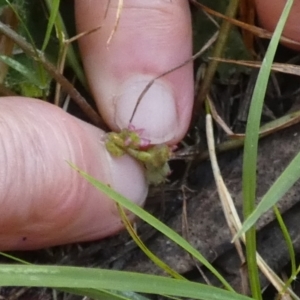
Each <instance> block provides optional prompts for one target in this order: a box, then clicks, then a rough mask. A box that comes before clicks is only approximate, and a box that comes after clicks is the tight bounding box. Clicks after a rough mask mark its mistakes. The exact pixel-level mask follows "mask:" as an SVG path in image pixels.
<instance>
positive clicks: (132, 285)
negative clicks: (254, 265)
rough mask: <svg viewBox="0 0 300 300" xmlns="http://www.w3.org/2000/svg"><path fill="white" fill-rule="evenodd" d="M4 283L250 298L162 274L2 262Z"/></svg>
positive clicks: (216, 299)
mask: <svg viewBox="0 0 300 300" xmlns="http://www.w3.org/2000/svg"><path fill="white" fill-rule="evenodd" d="M0 286H28V287H43V286H47V287H50V288H59V289H64V288H66V287H68V289H72V291H73V292H76V291H78V293H80V294H82V293H84V291H86V289H91V292H92V290H95V292H96V291H99V290H100V291H103V289H105V290H118V291H134V292H139V293H150V294H153V293H156V294H159V295H170V296H176V297H187V298H193V299H205V300H250V299H251V298H249V297H247V296H244V295H239V294H237V293H235V292H230V291H226V290H222V289H220V288H216V287H212V286H208V285H205V284H200V283H195V282H190V281H184V280H177V279H171V278H167V277H162V276H155V275H145V274H138V273H132V272H123V271H114V270H101V269H93V268H79V267H65V266H64V267H60V266H25V265H3V264H2V265H0Z"/></svg>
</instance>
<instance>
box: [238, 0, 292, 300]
mask: <svg viewBox="0 0 300 300" xmlns="http://www.w3.org/2000/svg"><path fill="white" fill-rule="evenodd" d="M292 5H293V0H288V1H287V2H286V4H285V7H284V10H283V12H282V14H281V17H280V19H279V21H278V24H277V26H276V29H275V32H274V34H273V37H272V39H271V41H270V44H269V47H268V50H267V52H266V55H265V57H264V59H263V62H262V66H261V68H260V71H259V74H258V78H257V82H256V84H255V88H254V91H253V95H252V99H251V104H250V110H249V116H248V120H247V127H246V137H245V147H244V157H243V210H244V217H245V218H248V217H249V215H250V214H252V212H253V211H254V208H255V198H256V168H257V149H258V138H259V127H260V120H261V113H262V108H263V103H264V97H265V94H266V89H267V84H268V80H269V75H270V72H271V67H272V63H273V60H274V56H275V53H276V50H277V46H278V43H279V40H280V37H281V34H282V32H283V28H284V25H285V22H286V20H287V18H288V15H289V12H290V10H291V7H292ZM246 257H247V265H248V273H249V282H250V287H251V291H252V295H253V297H254V298H255V299H262V297H261V291H260V281H259V276H258V267H257V263H256V231H255V228H254V227H250V228H249V230H248V231H247V233H246Z"/></svg>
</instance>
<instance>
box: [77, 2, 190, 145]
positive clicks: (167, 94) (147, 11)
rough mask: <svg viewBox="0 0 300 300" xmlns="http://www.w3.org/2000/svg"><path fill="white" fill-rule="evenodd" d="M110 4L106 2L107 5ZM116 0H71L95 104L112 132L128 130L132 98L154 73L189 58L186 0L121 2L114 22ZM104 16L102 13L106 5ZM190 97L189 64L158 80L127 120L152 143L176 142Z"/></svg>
mask: <svg viewBox="0 0 300 300" xmlns="http://www.w3.org/2000/svg"><path fill="white" fill-rule="evenodd" d="M108 2H110V4H108ZM118 2H119V1H118V0H112V1H98V0H90V1H82V0H77V1H75V4H76V5H75V8H76V20H77V21H76V22H77V28H78V32H85V31H89V30H92V29H94V28H97V27H99V26H100V25H102V27H101V29H99V30H97V31H96V32H94V33H91V34H88V35H86V36H84V37H83V38H81V39H80V40H79V44H80V49H81V53H82V59H83V63H84V66H85V71H86V74H87V77H88V80H89V84H90V87H91V90H92V92H93V94H94V97H95V100H96V102H97V105H98V108H99V110H100V112H101V114H102V116H103V117H104V119H105V121H106V122H107V124H108V125H109V126H110V127H111V128H112V129H113V130H115V131H116V130H119V129H122V128H127V127H128V124H129V122H130V119H131V117H132V114H133V111H134V108H135V106H136V103H137V100H138V98H139V96H140V94H141V92H142V91H143V89H144V88H145V86H146V85H147V84H148V83H149V81H150V80H151V79H153V78H155V77H157V76H158V75H161V74H163V73H164V72H166V71H169V70H170V69H172V68H174V67H176V66H179V65H180V64H182V63H183V62H185V61H186V60H188V59H189V58H190V57H191V53H192V45H191V40H192V39H191V36H192V32H191V20H190V11H189V6H188V1H183V0H172V1H168V0H159V1H144V0H142V1H141V0H126V1H124V6H123V8H122V11H121V16H120V22H119V24H118V26H117V28H116V31H115V32H114V33H113V36H112V38H111V40H110V42H109V43H108V40H109V37H110V36H111V34H112V32H113V30H114V28H115V26H116V14H117V7H118ZM107 8H108V10H107V14H105V12H106V9H107ZM192 101H193V73H192V63H189V64H186V65H185V66H184V67H182V68H179V69H178V70H176V71H173V72H171V73H170V74H167V75H165V76H163V77H162V78H160V79H157V80H156V81H155V82H154V84H153V85H152V86H151V88H150V89H149V91H148V92H147V93H146V94H145V95H144V97H143V98H142V100H141V102H140V104H139V106H138V108H137V111H136V113H135V115H134V117H133V119H132V124H133V125H134V126H135V127H136V128H138V129H140V128H142V129H144V133H143V137H145V138H148V139H150V140H151V142H152V143H163V142H169V143H171V144H172V143H177V142H178V141H179V140H180V139H182V137H183V136H184V134H185V133H186V131H187V128H188V126H189V122H190V116H191V110H192Z"/></svg>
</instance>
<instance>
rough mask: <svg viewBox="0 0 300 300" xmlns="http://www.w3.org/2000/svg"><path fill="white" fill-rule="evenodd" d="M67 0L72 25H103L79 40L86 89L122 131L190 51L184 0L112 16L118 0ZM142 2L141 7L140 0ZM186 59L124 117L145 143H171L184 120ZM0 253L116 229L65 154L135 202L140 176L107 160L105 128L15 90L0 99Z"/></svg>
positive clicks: (133, 2)
mask: <svg viewBox="0 0 300 300" xmlns="http://www.w3.org/2000/svg"><path fill="white" fill-rule="evenodd" d="M107 2H108V1H99V0H89V1H82V0H77V1H75V5H76V19H77V23H78V24H77V25H78V32H82V31H88V30H91V29H93V28H96V27H98V26H99V25H101V24H103V27H102V28H101V29H100V30H98V31H96V32H95V33H92V34H89V35H87V36H85V37H84V38H82V39H81V40H80V48H81V53H82V59H83V62H84V66H85V71H86V74H87V78H88V81H89V84H90V88H91V91H92V93H93V95H94V98H95V101H96V103H97V106H98V108H99V111H100V112H101V115H102V116H103V118H104V119H105V121H106V122H107V124H108V125H109V126H110V128H111V129H112V130H113V131H119V130H120V129H122V128H127V127H128V125H129V120H130V118H131V116H132V113H133V110H134V107H135V104H136V101H137V99H138V97H139V95H140V93H141V92H142V90H143V88H144V87H145V85H146V84H147V83H148V82H149V81H150V80H151V79H153V78H155V77H157V76H158V75H161V74H162V73H164V72H166V71H168V70H170V69H172V68H174V67H176V66H178V65H180V64H181V63H183V62H184V61H186V60H187V59H188V58H189V57H190V56H191V48H192V47H191V24H190V13H189V7H188V1H182V0H172V1H167V0H160V1H140V0H126V1H125V6H124V7H123V10H122V13H121V19H120V23H119V25H118V27H117V30H116V32H115V33H114V35H113V37H112V39H111V41H110V43H109V44H107V40H108V38H109V35H110V34H111V32H112V30H113V27H114V25H115V21H116V7H117V2H118V1H117V0H113V1H110V2H111V4H110V6H109V10H108V14H107V17H106V18H105V19H103V16H104V14H105V10H106V6H107ZM145 5H146V6H145ZM192 99H193V74H192V66H191V64H188V65H186V66H184V67H182V68H180V69H178V70H176V71H174V72H171V73H170V74H168V75H166V76H164V77H162V78H160V79H158V80H156V81H155V82H154V84H153V86H152V87H151V88H150V90H149V92H148V93H146V95H145V96H144V97H143V99H142V101H141V103H140V105H139V106H138V108H137V111H136V113H135V115H134V117H133V120H132V122H131V123H132V124H133V125H134V126H135V127H136V128H138V129H144V132H143V135H142V137H143V138H146V139H149V140H150V141H151V143H153V144H161V143H168V144H170V145H172V144H176V143H177V142H178V141H180V139H181V138H182V137H183V136H184V134H185V132H186V130H187V128H188V125H189V121H190V115H191V109H192ZM0 106H1V110H0V120H1V122H0V132H1V138H0V141H1V152H0V162H1V166H2V168H1V173H0V195H1V196H0V203H1V210H2V214H1V218H0V250H2V251H3V250H21V249H37V248H42V247H47V246H53V245H59V244H66V243H71V242H78V241H87V240H93V239H98V238H103V237H105V236H108V235H111V234H113V233H115V232H117V231H119V230H120V229H121V228H122V224H121V221H120V218H119V215H118V212H117V210H116V207H115V205H114V203H113V201H112V200H110V199H108V198H107V197H105V196H104V195H102V194H100V193H99V191H97V190H96V189H95V188H93V187H92V186H91V185H90V184H88V183H87V182H86V181H85V180H84V179H83V178H81V177H80V176H79V175H78V174H77V173H76V172H75V171H74V170H73V169H71V168H70V166H69V165H68V164H67V163H66V161H70V162H72V163H74V164H75V165H76V166H78V167H79V168H81V169H82V170H84V171H86V172H87V173H89V174H90V175H92V176H94V177H95V178H97V179H98V180H100V181H102V182H105V183H107V184H110V185H111V186H112V187H113V188H114V189H116V190H117V191H118V192H120V193H121V194H123V195H125V196H126V197H127V198H129V199H131V200H132V201H134V202H135V203H137V204H139V205H142V204H143V202H144V200H145V197H146V194H147V183H146V181H145V179H144V176H143V169H142V167H141V166H140V165H139V164H138V163H137V162H136V161H135V160H134V159H133V158H131V157H129V156H126V155H124V156H122V157H119V158H116V157H112V156H111V155H110V154H109V153H108V152H107V151H106V149H105V145H104V140H105V133H104V132H103V131H101V130H100V129H98V128H95V127H93V126H91V125H89V124H87V123H84V122H83V121H81V120H79V119H76V118H74V117H72V116H70V115H69V114H67V113H65V112H64V111H62V110H61V109H59V108H57V107H55V106H53V105H50V104H47V103H45V102H42V101H39V100H33V99H28V98H21V97H10V98H2V99H0Z"/></svg>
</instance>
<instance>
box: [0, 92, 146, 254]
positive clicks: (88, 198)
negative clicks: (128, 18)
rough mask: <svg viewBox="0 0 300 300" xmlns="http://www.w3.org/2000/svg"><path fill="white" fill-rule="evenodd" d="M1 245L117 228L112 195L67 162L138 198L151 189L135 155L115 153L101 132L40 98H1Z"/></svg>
mask: <svg viewBox="0 0 300 300" xmlns="http://www.w3.org/2000/svg"><path fill="white" fill-rule="evenodd" d="M0 107H1V108H0V147H1V151H0V165H1V173H0V206H1V214H0V250H2V251H3V250H19V249H23V250H26V249H37V248H42V247H47V246H53V245H59V244H66V243H71V242H79V241H87V240H93V239H98V238H103V237H106V236H108V235H111V234H113V233H115V232H117V231H118V230H120V229H121V228H122V227H123V226H122V224H121V220H120V218H119V214H118V211H117V209H116V206H115V204H114V202H113V201H112V200H111V199H109V198H108V197H106V196H105V195H104V194H102V193H100V192H99V191H98V190H96V189H95V188H94V187H93V186H91V185H90V184H89V183H88V182H87V181H86V180H84V179H83V178H82V177H81V176H80V175H79V174H78V173H77V172H76V171H75V170H73V169H72V168H71V167H70V166H69V165H68V164H67V162H66V161H69V162H72V163H73V164H75V165H76V166H78V167H79V168H80V169H82V170H84V171H85V172H87V173H89V174H90V175H92V176H93V177H95V178H96V179H98V180H100V181H102V182H104V183H106V184H109V185H110V186H112V188H114V189H116V190H117V191H118V192H119V193H121V194H123V195H125V196H126V197H128V198H129V199H131V200H132V201H134V202H135V203H137V204H140V205H141V204H142V203H143V202H144V200H145V197H146V193H147V185H146V183H145V180H144V176H143V170H142V169H141V167H140V166H139V165H138V164H137V163H136V162H135V161H134V160H133V159H131V158H130V157H128V156H126V155H124V156H122V157H120V158H114V157H111V156H110V155H109V154H108V153H107V151H106V149H105V146H104V136H103V132H102V131H100V130H99V129H97V128H96V127H93V126H91V125H89V124H87V123H84V122H82V121H80V120H78V119H76V118H74V117H72V116H70V115H69V114H67V113H65V112H64V111H63V110H61V109H60V108H58V107H55V106H54V105H51V104H48V103H46V102H42V101H40V100H34V99H28V98H21V97H7V98H1V101H0Z"/></svg>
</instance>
